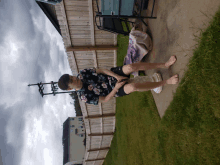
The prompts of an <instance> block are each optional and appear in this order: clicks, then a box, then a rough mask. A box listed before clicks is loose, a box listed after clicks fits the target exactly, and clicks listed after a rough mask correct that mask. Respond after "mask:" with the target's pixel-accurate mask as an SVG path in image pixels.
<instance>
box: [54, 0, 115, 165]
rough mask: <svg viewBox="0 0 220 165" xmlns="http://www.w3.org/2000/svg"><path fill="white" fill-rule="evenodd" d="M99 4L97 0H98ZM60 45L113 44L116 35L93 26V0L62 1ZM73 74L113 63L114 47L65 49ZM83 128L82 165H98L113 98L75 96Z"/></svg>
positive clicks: (107, 141) (108, 136) (106, 143)
mask: <svg viewBox="0 0 220 165" xmlns="http://www.w3.org/2000/svg"><path fill="white" fill-rule="evenodd" d="M99 3H100V0H99ZM55 9H56V14H57V18H58V22H59V25H60V29H61V34H62V38H63V42H64V46H65V48H66V49H67V48H68V47H73V48H79V46H90V47H95V46H101V45H105V46H108V45H111V46H114V45H117V35H116V34H113V33H109V32H106V31H101V30H99V29H98V28H97V27H96V26H95V25H94V18H95V17H94V16H95V13H96V12H97V7H96V3H95V0H63V1H62V2H61V3H60V4H57V5H56V6H55ZM67 55H68V61H69V65H70V68H71V70H72V73H73V75H75V76H76V75H77V74H78V73H79V71H80V70H81V69H84V68H90V67H100V68H105V69H110V68H111V67H115V66H116V58H117V50H116V49H114V50H108V49H106V50H92V51H89V49H85V50H84V51H68V52H67ZM79 102H80V106H81V109H82V113H83V117H84V121H85V127H86V152H85V156H84V163H83V164H84V165H101V164H103V162H104V159H105V157H106V155H107V153H108V150H109V147H110V145H111V141H112V138H113V134H114V131H115V109H116V99H115V98H113V99H111V100H110V101H109V102H107V103H99V104H98V105H90V104H85V103H84V102H82V101H81V99H80V98H79Z"/></svg>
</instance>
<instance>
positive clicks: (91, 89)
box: [76, 68, 118, 105]
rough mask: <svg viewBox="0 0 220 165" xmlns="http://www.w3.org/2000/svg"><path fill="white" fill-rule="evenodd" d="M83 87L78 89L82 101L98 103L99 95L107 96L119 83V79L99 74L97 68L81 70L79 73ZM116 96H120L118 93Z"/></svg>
mask: <svg viewBox="0 0 220 165" xmlns="http://www.w3.org/2000/svg"><path fill="white" fill-rule="evenodd" d="M77 78H79V79H80V80H81V81H82V82H83V87H82V88H81V89H80V90H78V91H76V92H77V94H78V96H79V97H80V98H81V100H82V101H84V102H86V103H88V104H94V105H98V102H99V96H107V95H108V94H109V93H110V92H111V91H112V89H113V88H114V87H115V84H116V83H117V79H116V78H115V77H112V76H108V75H105V74H97V73H96V69H95V68H89V69H83V70H80V72H79V74H78V75H77ZM114 97H118V93H116V94H115V96H114Z"/></svg>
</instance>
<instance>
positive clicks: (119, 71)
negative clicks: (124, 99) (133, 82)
mask: <svg viewBox="0 0 220 165" xmlns="http://www.w3.org/2000/svg"><path fill="white" fill-rule="evenodd" d="M110 70H111V71H112V72H114V73H116V74H118V75H119V76H123V77H128V78H130V75H126V74H124V72H123V71H122V66H117V67H112V68H111V69H110ZM125 84H128V82H126V83H125ZM125 84H124V85H123V86H122V87H121V88H119V90H118V92H117V94H118V95H119V97H120V96H124V95H129V94H126V93H125V91H124V86H125Z"/></svg>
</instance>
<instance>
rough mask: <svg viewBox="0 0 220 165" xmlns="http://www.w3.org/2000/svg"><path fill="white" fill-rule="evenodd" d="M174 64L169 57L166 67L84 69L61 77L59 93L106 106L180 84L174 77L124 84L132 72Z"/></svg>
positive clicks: (133, 65) (139, 65) (129, 66)
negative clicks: (117, 99)
mask: <svg viewBox="0 0 220 165" xmlns="http://www.w3.org/2000/svg"><path fill="white" fill-rule="evenodd" d="M176 60H177V58H176V56H171V57H170V59H169V60H168V61H167V62H166V63H146V62H138V63H133V64H128V65H124V66H121V67H113V68H111V69H110V70H107V69H99V68H90V69H84V70H81V71H80V73H79V74H78V75H77V76H76V77H75V76H71V75H68V74H64V75H62V76H61V77H60V79H59V81H58V86H59V88H60V89H62V90H72V89H76V92H77V94H78V95H79V97H80V98H81V100H82V101H84V102H86V103H88V104H94V105H98V103H99V102H101V103H103V102H107V101H109V100H110V99H111V98H112V97H121V96H124V95H129V94H130V93H132V92H135V91H148V90H151V89H154V88H157V87H160V86H163V85H165V84H177V83H178V81H179V78H178V75H177V74H176V75H174V76H173V77H171V78H169V79H167V80H163V81H161V82H145V83H128V82H126V80H127V79H128V78H129V77H130V74H131V73H132V72H136V71H139V70H147V69H157V68H169V67H170V66H171V65H173V64H174V63H175V62H176Z"/></svg>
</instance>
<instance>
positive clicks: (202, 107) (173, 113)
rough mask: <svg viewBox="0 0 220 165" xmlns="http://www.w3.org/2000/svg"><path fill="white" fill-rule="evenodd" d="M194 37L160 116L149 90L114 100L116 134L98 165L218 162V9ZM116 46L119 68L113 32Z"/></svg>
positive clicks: (123, 48)
mask: <svg viewBox="0 0 220 165" xmlns="http://www.w3.org/2000/svg"><path fill="white" fill-rule="evenodd" d="M197 39H198V46H197V48H196V49H195V50H194V55H193V57H192V58H191V59H190V61H189V65H188V71H187V72H186V73H185V76H184V78H183V79H182V81H181V82H180V83H179V86H178V88H177V91H176V93H175V95H174V98H173V101H172V102H171V104H170V106H169V107H168V109H167V111H166V113H165V116H164V117H163V118H162V119H160V117H159V115H158V112H157V108H156V105H155V102H154V100H153V97H152V94H151V92H134V93H132V94H130V95H128V96H125V97H121V98H117V104H116V109H117V113H116V132H115V136H114V138H113V141H112V144H111V149H110V150H109V152H108V155H107V157H106V159H105V162H104V165H134V164H137V165H146V164H149V165H150V164H155V165H158V164H176V165H181V164H184V165H191V164H192V165H195V164H203V165H205V164H208V165H210V164H213V165H214V164H220V10H219V11H218V12H217V14H216V15H215V17H214V18H213V20H212V21H211V22H210V26H209V27H208V28H207V29H206V30H205V31H204V32H202V34H201V36H200V37H198V38H197ZM118 44H119V50H118V62H117V65H118V66H120V65H123V64H122V63H123V60H124V57H125V55H126V52H127V45H128V37H124V36H121V35H119V36H118Z"/></svg>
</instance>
